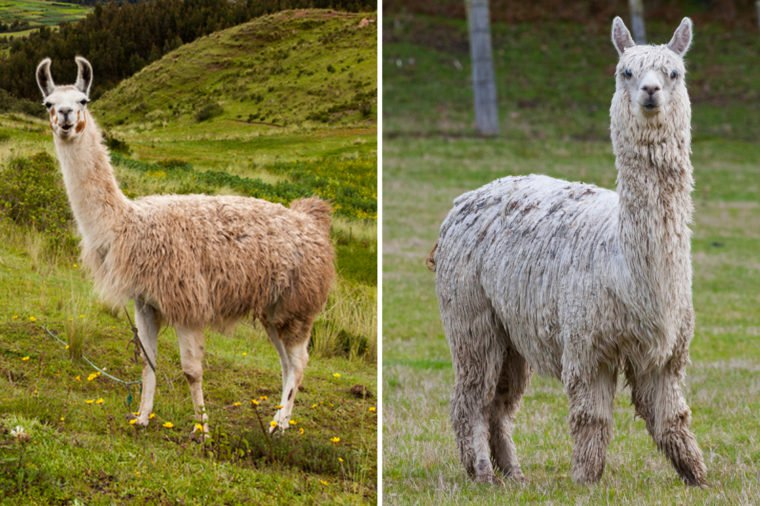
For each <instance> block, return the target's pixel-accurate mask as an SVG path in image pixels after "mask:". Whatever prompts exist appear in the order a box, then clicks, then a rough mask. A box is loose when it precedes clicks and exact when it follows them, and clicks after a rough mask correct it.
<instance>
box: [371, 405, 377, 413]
mask: <svg viewBox="0 0 760 506" xmlns="http://www.w3.org/2000/svg"><path fill="white" fill-rule="evenodd" d="M369 412H370V413H377V408H376V407H375V406H370V407H369Z"/></svg>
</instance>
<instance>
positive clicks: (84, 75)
mask: <svg viewBox="0 0 760 506" xmlns="http://www.w3.org/2000/svg"><path fill="white" fill-rule="evenodd" d="M74 60H75V61H76V62H77V67H78V68H79V71H78V72H77V81H76V83H74V86H76V88H77V89H78V90H79V91H81V92H82V93H84V94H85V95H87V96H88V97H89V96H90V86H92V65H90V62H88V61H87V60H85V59H84V58H82V57H81V56H77V57H76V58H74Z"/></svg>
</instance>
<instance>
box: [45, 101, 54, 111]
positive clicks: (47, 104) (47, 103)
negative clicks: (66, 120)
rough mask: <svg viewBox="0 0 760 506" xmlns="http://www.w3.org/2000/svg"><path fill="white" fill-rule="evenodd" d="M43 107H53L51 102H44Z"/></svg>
mask: <svg viewBox="0 0 760 506" xmlns="http://www.w3.org/2000/svg"><path fill="white" fill-rule="evenodd" d="M45 107H47V108H48V109H50V108H51V107H53V104H52V103H51V102H45Z"/></svg>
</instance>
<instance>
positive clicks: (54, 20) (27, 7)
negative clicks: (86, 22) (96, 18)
mask: <svg viewBox="0 0 760 506" xmlns="http://www.w3.org/2000/svg"><path fill="white" fill-rule="evenodd" d="M90 9H91V8H90V7H87V6H84V5H77V4H70V3H66V2H55V1H49V0H0V22H4V23H11V22H13V21H27V22H28V23H29V24H30V25H31V27H37V28H39V27H40V26H48V27H52V26H57V25H60V24H61V23H65V22H67V21H76V20H77V19H81V18H83V17H85V16H86V15H87V14H88V13H89V12H90Z"/></svg>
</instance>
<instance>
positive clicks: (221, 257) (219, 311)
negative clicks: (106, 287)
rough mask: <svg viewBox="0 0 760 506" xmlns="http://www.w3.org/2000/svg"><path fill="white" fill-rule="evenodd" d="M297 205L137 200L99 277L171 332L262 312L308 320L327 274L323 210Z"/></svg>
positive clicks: (330, 272)
mask: <svg viewBox="0 0 760 506" xmlns="http://www.w3.org/2000/svg"><path fill="white" fill-rule="evenodd" d="M306 201H308V202H307V204H303V202H305V201H300V202H302V203H301V204H298V203H296V205H295V209H289V208H286V207H284V206H282V205H280V204H273V203H271V202H267V201H264V200H260V199H253V198H245V197H209V196H205V195H186V196H177V195H170V196H152V197H146V198H143V199H139V200H136V201H134V206H135V210H136V212H135V213H132V218H131V219H130V220H129V221H127V222H125V223H124V225H123V230H122V231H121V232H120V233H119V234H118V237H117V238H116V240H115V241H114V244H113V246H112V248H111V250H110V251H108V252H107V254H106V255H105V257H104V259H103V260H104V268H103V273H104V274H106V276H107V277H108V278H111V279H115V280H124V281H123V285H124V286H122V291H123V292H128V293H126V294H125V295H126V296H127V297H135V296H141V297H144V298H146V299H148V301H149V302H151V303H153V304H155V305H156V307H157V308H158V309H159V310H160V311H161V312H162V313H163V315H164V317H165V318H166V320H167V321H168V322H169V323H172V324H175V323H181V324H185V325H200V324H203V325H213V326H216V327H218V328H224V327H226V326H227V325H228V324H229V323H231V322H234V321H236V320H237V319H239V318H241V317H244V316H246V315H249V314H252V315H253V316H254V317H263V316H265V313H268V314H269V316H270V317H273V318H275V317H277V318H279V317H282V318H291V317H296V318H303V319H308V318H310V317H312V316H313V315H314V314H316V313H317V312H318V311H319V310H320V309H321V308H322V306H323V305H324V303H325V301H326V299H327V293H328V291H329V289H330V286H331V284H332V281H333V279H334V276H335V268H334V252H333V247H332V243H331V241H330V237H329V226H328V227H325V216H328V218H327V219H328V220H329V205H327V204H326V203H323V202H322V201H319V200H318V199H306ZM320 203H322V204H320ZM328 223H329V221H328ZM109 256H110V257H111V258H110V260H109ZM116 257H121V258H122V259H124V258H129V259H130V261H128V262H127V261H117V260H116ZM118 268H121V269H122V271H120V272H118V273H117V272H113V271H111V269H118ZM96 278H97V275H96ZM107 281H108V279H106V282H107ZM293 313H298V314H293Z"/></svg>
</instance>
